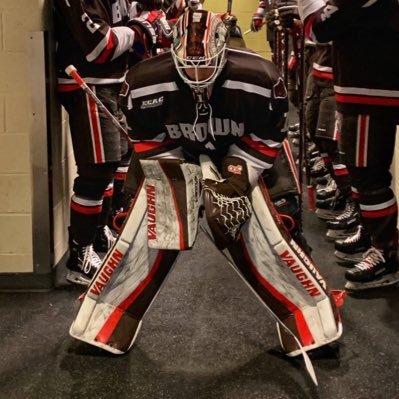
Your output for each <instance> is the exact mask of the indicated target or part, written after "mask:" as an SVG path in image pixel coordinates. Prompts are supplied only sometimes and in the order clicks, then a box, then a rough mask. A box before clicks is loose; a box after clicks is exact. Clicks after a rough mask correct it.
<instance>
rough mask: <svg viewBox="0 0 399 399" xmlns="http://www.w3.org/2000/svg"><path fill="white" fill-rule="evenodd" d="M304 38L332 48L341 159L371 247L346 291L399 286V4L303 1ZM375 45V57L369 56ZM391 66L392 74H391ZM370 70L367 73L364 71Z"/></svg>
mask: <svg viewBox="0 0 399 399" xmlns="http://www.w3.org/2000/svg"><path fill="white" fill-rule="evenodd" d="M298 4H299V8H300V12H301V17H302V19H303V20H304V22H305V27H306V31H307V32H309V33H310V35H312V37H314V38H315V40H318V41H320V42H329V41H333V52H334V53H333V60H334V65H333V70H334V84H335V86H334V88H335V92H336V100H337V109H338V111H339V113H340V118H341V121H340V132H339V133H340V151H341V152H342V154H343V157H344V161H345V164H346V165H347V167H348V169H349V172H350V175H351V179H352V185H353V186H354V187H355V189H356V190H357V192H358V194H359V203H360V211H361V216H362V220H363V223H364V226H365V228H366V230H367V232H368V233H369V235H370V238H371V244H372V247H371V248H370V249H369V250H368V251H367V252H366V253H365V255H364V258H363V259H362V261H361V262H359V263H357V264H356V265H355V267H354V268H352V269H350V270H348V271H347V272H346V274H345V277H346V279H347V281H348V283H347V288H349V289H353V290H361V289H368V288H374V287H380V286H385V285H391V284H395V283H396V282H398V281H399V276H398V273H397V271H398V260H397V247H398V237H397V229H396V225H397V203H396V199H395V196H394V193H393V192H392V190H391V188H390V183H391V179H392V176H391V174H390V171H389V169H390V165H391V162H392V157H393V149H394V144H395V133H396V126H397V124H398V123H399V75H398V74H397V73H396V72H395V71H397V70H398V68H399V24H398V20H399V4H398V2H397V1H394V0H392V1H391V0H387V1H378V0H377V1H366V0H364V1H356V2H353V1H339V2H338V1H328V2H327V4H325V2H324V1H323V0H299V1H298ZM372 43H374V44H375V46H373V49H374V50H373V52H372V53H370V52H369V51H368V50H367V49H369V48H370V45H371V44H372ZM388 62H389V66H390V67H389V68H386V65H387V63H388ZM360 63H361V64H362V65H367V68H361V67H358V66H360Z"/></svg>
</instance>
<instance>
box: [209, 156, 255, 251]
mask: <svg viewBox="0 0 399 399" xmlns="http://www.w3.org/2000/svg"><path fill="white" fill-rule="evenodd" d="M222 177H223V178H224V180H220V181H216V180H211V179H205V181H204V202H205V212H206V218H207V221H208V224H209V228H210V229H211V231H212V235H213V238H214V240H215V244H216V246H217V247H218V248H219V249H224V248H226V247H228V246H229V245H231V244H232V243H234V242H235V241H236V240H237V238H238V236H239V232H240V229H241V227H242V226H243V225H244V223H245V222H246V221H247V220H248V219H249V218H250V216H251V213H252V206H251V202H250V199H249V195H250V192H251V184H250V182H249V179H248V169H247V165H246V162H245V161H244V160H243V159H241V158H237V157H225V158H224V159H223V164H222Z"/></svg>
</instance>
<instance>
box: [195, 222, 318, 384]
mask: <svg viewBox="0 0 399 399" xmlns="http://www.w3.org/2000/svg"><path fill="white" fill-rule="evenodd" d="M200 229H201V230H202V231H203V232H204V233H205V235H206V237H207V238H208V240H209V241H210V242H211V243H212V244H213V246H214V247H215V248H216V249H217V250H218V251H219V252H220V253H221V254H222V256H223V257H224V258H225V259H226V260H227V262H228V264H229V265H230V266H231V268H232V269H233V270H234V271H235V272H236V273H237V274H238V276H239V277H240V278H241V280H242V281H243V282H244V283H245V284H246V286H247V287H248V288H249V289H250V290H251V291H252V293H253V294H254V295H255V296H256V297H257V298H258V299H259V301H260V302H261V303H262V305H263V306H264V307H265V308H266V310H267V312H268V313H269V315H270V316H271V318H272V319H273V320H274V321H275V322H276V323H277V324H278V325H280V326H281V327H282V328H283V330H284V331H285V332H286V333H287V334H289V335H290V336H291V337H292V338H293V339H294V340H295V342H296V343H297V345H298V347H299V349H300V351H301V355H302V357H303V360H304V362H305V367H306V371H307V372H308V374H309V376H310V378H311V380H312V381H313V383H314V384H315V385H316V386H318V382H317V377H316V372H315V370H314V367H313V364H312V361H311V360H310V358H309V355H308V354H307V353H306V351H305V350H304V349H303V346H302V345H301V343H300V342H299V339H298V338H297V337H296V335H295V334H294V333H293V332H292V331H291V330H290V329H289V328H288V327H287V326H286V325H285V324H284V323H283V322H282V321H281V320H280V318H279V317H278V316H277V315H276V314H275V313H274V312H273V310H272V309H271V308H270V307H269V306H268V305H267V304H266V303H265V302H264V301H263V300H262V298H261V297H260V296H259V294H258V293H257V292H256V291H255V290H254V289H253V288H252V287H251V285H250V284H249V283H248V281H246V280H245V279H244V278H243V277H242V275H241V273H240V271H239V270H238V269H237V267H236V265H235V264H234V262H233V261H232V260H231V259H230V258H229V257H228V255H226V254H225V253H224V251H221V250H219V248H217V246H216V244H215V242H214V240H213V237H212V235H211V233H210V232H209V231H208V230H207V229H206V228H205V227H204V226H203V225H202V223H200Z"/></svg>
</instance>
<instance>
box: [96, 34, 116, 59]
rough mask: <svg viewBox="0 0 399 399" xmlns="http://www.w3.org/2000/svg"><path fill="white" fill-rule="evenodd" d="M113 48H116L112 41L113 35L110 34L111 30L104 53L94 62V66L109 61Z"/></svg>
mask: <svg viewBox="0 0 399 399" xmlns="http://www.w3.org/2000/svg"><path fill="white" fill-rule="evenodd" d="M115 47H116V46H115V41H114V34H113V33H112V30H111V33H110V35H109V39H108V42H107V45H106V47H105V49H104V51H103V52H102V53H101V54H100V56H99V57H98V58H97V59H96V61H95V62H96V64H103V63H104V62H107V61H108V60H109V57H110V54H111V52H112V50H114V48H115Z"/></svg>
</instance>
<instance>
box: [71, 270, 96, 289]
mask: <svg viewBox="0 0 399 399" xmlns="http://www.w3.org/2000/svg"><path fill="white" fill-rule="evenodd" d="M66 279H67V281H68V282H70V283H71V284H75V285H80V286H86V287H87V286H88V285H89V284H90V281H91V280H90V279H88V278H87V277H84V276H82V274H81V273H79V272H74V271H72V270H68V273H67V275H66Z"/></svg>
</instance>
